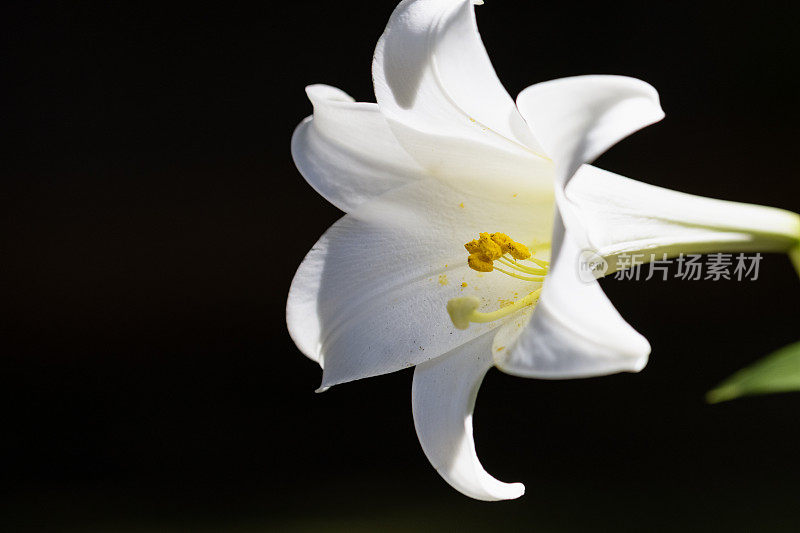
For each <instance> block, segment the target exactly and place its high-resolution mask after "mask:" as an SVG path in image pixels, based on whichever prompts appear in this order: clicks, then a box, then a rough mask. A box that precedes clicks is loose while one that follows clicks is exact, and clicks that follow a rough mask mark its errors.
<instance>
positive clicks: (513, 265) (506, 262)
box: [498, 256, 547, 276]
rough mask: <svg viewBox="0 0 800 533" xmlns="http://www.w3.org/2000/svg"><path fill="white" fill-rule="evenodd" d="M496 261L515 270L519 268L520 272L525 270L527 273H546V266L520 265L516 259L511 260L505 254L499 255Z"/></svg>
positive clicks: (539, 274) (541, 274)
mask: <svg viewBox="0 0 800 533" xmlns="http://www.w3.org/2000/svg"><path fill="white" fill-rule="evenodd" d="M498 261H500V262H501V263H503V264H504V265H508V266H510V267H511V268H513V269H515V270H519V271H520V272H525V273H527V274H535V275H537V276H544V275H545V274H547V269H546V268H531V267H529V266H525V265H520V264H519V263H517V262H516V261H512V260H511V259H509V258H508V257H506V256H503V257H501V258H500V259H498Z"/></svg>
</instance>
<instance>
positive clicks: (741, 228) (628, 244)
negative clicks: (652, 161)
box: [566, 165, 800, 273]
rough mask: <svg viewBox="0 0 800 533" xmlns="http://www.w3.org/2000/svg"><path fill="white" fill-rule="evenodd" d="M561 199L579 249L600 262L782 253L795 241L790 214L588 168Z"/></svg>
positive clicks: (797, 228) (798, 223)
mask: <svg viewBox="0 0 800 533" xmlns="http://www.w3.org/2000/svg"><path fill="white" fill-rule="evenodd" d="M566 199H567V201H568V202H569V203H570V204H571V205H572V207H573V210H575V211H577V212H579V213H580V221H581V224H582V226H583V229H584V234H585V236H586V242H585V243H584V247H585V248H587V249H591V250H594V251H596V252H597V253H598V254H599V255H602V256H606V257H610V256H616V255H617V254H620V253H628V254H631V253H636V252H641V251H648V255H647V257H646V259H648V260H649V255H650V254H654V255H655V256H657V257H658V258H661V257H662V254H663V253H667V255H668V256H674V255H676V254H678V253H703V252H725V251H740V252H746V251H779V252H785V251H786V250H788V249H789V248H791V246H792V245H793V244H794V243H795V242H797V238H798V236H800V216H798V215H797V214H796V213H792V212H789V211H784V210H783V209H776V208H773V207H763V206H758V205H751V204H742V203H738V202H727V201H724V200H715V199H712V198H703V197H700V196H693V195H691V194H685V193H681V192H677V191H671V190H669V189H664V188H661V187H656V186H653V185H648V184H646V183H642V182H639V181H635V180H631V179H628V178H625V177H623V176H620V175H618V174H614V173H612V172H608V171H605V170H601V169H599V168H596V167H593V166H589V165H584V166H582V167H581V168H580V169H579V170H578V172H577V173H576V174H575V176H574V178H573V179H572V180H571V181H570V183H569V185H568V186H567V190H566ZM614 270H615V269H614V265H613V264H612V265H611V269H610V270H609V273H610V272H613V271H614Z"/></svg>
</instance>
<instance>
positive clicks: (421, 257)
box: [287, 180, 553, 386]
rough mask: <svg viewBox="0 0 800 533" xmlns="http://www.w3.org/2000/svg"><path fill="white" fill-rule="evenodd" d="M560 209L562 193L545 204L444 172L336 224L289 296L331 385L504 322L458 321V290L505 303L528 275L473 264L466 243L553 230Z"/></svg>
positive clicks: (442, 349)
mask: <svg viewBox="0 0 800 533" xmlns="http://www.w3.org/2000/svg"><path fill="white" fill-rule="evenodd" d="M523 197H525V198H526V199H523ZM552 212H553V200H552V196H546V197H542V198H539V203H538V204H537V203H535V202H534V201H533V199H532V198H530V197H527V196H526V195H525V194H520V195H518V196H516V197H514V196H512V195H511V194H509V195H508V196H507V198H505V199H504V200H503V199H494V200H493V199H490V198H487V197H483V196H474V195H471V194H469V193H467V192H464V191H455V190H453V189H450V188H449V187H447V186H446V185H445V184H444V183H442V182H441V181H438V180H420V181H416V182H413V183H410V184H408V185H406V186H404V187H401V188H398V189H394V190H392V191H390V192H389V193H386V194H385V195H383V196H382V197H380V198H378V199H374V200H372V201H370V202H366V203H364V204H362V205H361V206H360V207H359V208H358V209H357V210H355V211H353V212H351V213H350V214H348V215H347V216H345V217H344V218H343V219H341V220H340V221H339V222H337V223H336V224H335V225H334V226H333V227H332V228H331V229H330V230H328V232H327V233H326V234H325V235H324V236H323V237H322V238H321V239H320V241H319V242H318V243H317V244H316V245H315V246H314V248H313V249H312V250H311V252H309V254H308V256H307V257H306V259H305V260H304V262H303V264H302V265H301V266H300V268H299V269H298V272H297V274H296V276H295V279H294V281H293V283H292V288H291V290H290V293H289V302H288V305H287V321H288V324H289V330H290V333H291V334H292V338H293V339H294V340H295V342H296V343H297V345H298V347H299V348H300V349H301V350H302V351H303V352H304V353H305V354H306V355H308V356H309V357H311V358H312V359H315V360H317V361H319V362H320V364H321V365H322V366H323V368H324V374H323V386H331V385H335V384H337V383H342V382H345V381H350V380H353V379H360V378H363V377H368V376H373V375H377V374H383V373H387V372H393V371H396V370H399V369H401V368H407V367H410V366H413V365H415V364H418V363H420V362H423V361H427V360H428V359H432V358H434V357H438V356H439V355H442V354H443V353H446V352H448V351H450V350H452V349H453V348H455V347H456V346H459V345H460V344H463V343H465V342H467V341H469V340H471V339H473V338H475V337H476V336H478V335H480V334H481V333H483V332H485V331H488V330H489V329H491V328H494V327H496V326H497V325H498V324H484V325H476V326H475V327H470V328H469V329H468V330H466V331H462V330H457V329H455V328H454V327H453V325H452V323H451V321H450V317H449V316H448V314H447V310H446V306H447V301H448V300H450V299H451V298H455V297H459V296H475V297H478V298H479V299H480V300H481V302H482V304H483V305H484V308H486V309H495V308H496V307H497V306H498V302H497V297H498V295H503V296H504V297H510V295H513V294H514V293H515V292H517V293H520V294H525V292H526V291H525V289H526V287H527V282H524V281H519V280H516V279H513V278H510V277H508V276H502V275H482V274H480V273H477V272H474V271H472V270H470V269H469V268H468V267H467V266H466V256H467V254H466V251H465V250H464V248H463V244H464V243H465V242H468V241H469V240H471V239H473V238H475V237H476V236H477V234H478V232H480V231H504V232H506V233H508V234H509V235H512V236H514V238H516V239H518V240H522V241H524V242H536V241H541V240H542V239H544V240H546V239H548V238H549V235H550V230H551V224H552ZM516 235H519V237H516ZM462 283H466V284H467V286H466V287H462Z"/></svg>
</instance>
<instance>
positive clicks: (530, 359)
mask: <svg viewBox="0 0 800 533" xmlns="http://www.w3.org/2000/svg"><path fill="white" fill-rule="evenodd" d="M473 3H481V2H473V1H471V0H405V1H403V2H401V3H400V5H399V6H398V7H397V9H396V10H395V12H394V14H393V15H392V17H391V19H390V21H389V23H388V26H387V28H386V31H385V32H384V34H383V36H382V37H381V38H380V41H379V42H378V45H377V49H376V51H375V57H374V62H373V73H372V74H373V80H374V86H375V95H376V99H377V104H374V103H360V102H354V101H353V99H352V98H350V97H349V96H348V95H347V94H345V93H344V92H342V91H340V90H339V89H335V88H333V87H328V86H324V85H313V86H310V87H308V88H307V92H308V96H309V98H310V99H311V102H312V104H313V106H314V114H313V116H312V117H309V118H307V119H306V120H305V121H303V122H302V123H301V124H300V126H298V128H297V130H296V131H295V134H294V137H293V139H292V154H293V157H294V160H295V163H296V164H297V167H298V168H299V170H300V172H301V173H302V174H303V176H304V177H305V179H306V180H307V181H308V182H309V183H310V184H311V186H312V187H314V188H315V189H316V190H317V191H318V192H319V193H320V194H322V195H323V196H324V197H325V198H326V199H327V200H328V201H330V202H331V203H333V204H334V205H336V206H337V207H339V208H340V209H342V210H343V211H345V212H346V215H345V216H344V217H343V218H342V219H341V220H339V221H338V222H336V223H335V224H334V225H333V227H331V228H330V229H329V230H328V231H327V232H326V233H325V234H324V235H323V236H322V238H321V239H320V240H319V241H318V242H317V243H316V244H315V245H314V247H313V248H312V250H311V251H310V252H309V253H308V255H307V256H306V258H305V260H304V261H303V263H302V264H301V265H300V267H299V269H298V271H297V274H296V276H295V278H294V281H293V283H292V287H291V290H290V293H289V300H288V305H287V322H288V326H289V331H290V333H291V336H292V338H293V339H294V341H295V342H296V344H297V346H298V347H299V348H300V350H301V351H302V352H303V353H304V354H305V355H307V356H308V357H310V358H311V359H313V360H315V361H317V362H318V363H319V364H320V366H321V367H322V368H323V378H322V386H321V390H324V389H326V388H328V387H330V386H332V385H336V384H340V383H345V382H348V381H352V380H356V379H361V378H366V377H371V376H376V375H379V374H385V373H388V372H394V371H396V370H400V369H403V368H409V367H412V366H416V369H415V372H414V381H413V387H412V404H413V413H414V422H415V426H416V429H417V434H418V436H419V440H420V443H421V444H422V448H423V450H424V452H425V454H426V456H427V457H428V459H429V460H430V462H431V463H432V464H433V466H434V467H435V468H436V470H437V471H438V472H439V473H440V474H441V475H442V477H443V478H444V479H445V480H446V481H447V482H448V483H450V484H451V485H452V486H453V487H455V488H456V489H458V490H459V491H461V492H462V493H464V494H466V495H468V496H471V497H473V498H477V499H481V500H501V499H509V498H516V497H519V496H520V495H522V494H523V492H524V487H523V485H522V484H520V483H512V484H507V483H503V482H500V481H498V480H496V479H495V478H493V477H492V476H490V475H489V474H488V473H486V472H485V471H484V469H483V468H482V466H481V464H480V462H479V460H478V458H477V455H476V452H475V446H474V443H473V439H472V410H473V406H474V403H475V398H476V395H477V392H478V388H479V386H480V383H481V381H482V379H483V376H484V374H485V373H486V371H487V370H488V369H489V368H490V367H492V366H497V367H498V368H500V369H501V370H502V371H504V372H508V373H510V374H515V375H519V376H525V377H537V378H549V379H555V378H573V377H585V376H596V375H603V374H610V373H614V372H620V371H630V372H637V371H639V370H641V369H642V368H643V367H644V366H645V364H646V362H647V358H648V354H649V352H650V345H649V344H648V342H647V340H646V339H645V338H644V337H642V335H640V334H639V333H637V332H636V331H635V330H634V329H633V328H632V327H631V326H630V325H629V324H628V323H627V322H625V320H623V318H622V317H621V316H620V315H619V313H618V312H617V311H616V310H615V309H614V307H613V305H612V304H611V302H610V301H609V300H608V298H607V297H606V296H605V295H604V293H603V291H602V290H601V288H600V286H599V284H598V283H597V281H596V280H594V279H590V280H588V281H587V280H581V279H580V277H579V276H578V263H579V257H578V256H579V254H580V253H581V251H582V250H586V249H590V250H594V251H596V252H597V253H599V254H600V255H602V256H606V257H609V259H610V260H611V261H610V262H611V265H612V268H611V270H610V271H613V269H614V264H615V263H614V257H615V256H616V255H618V254H620V253H634V252H640V251H645V250H646V251H647V252H648V253H650V252H651V251H652V252H655V253H662V252H665V253H668V254H670V255H674V254H676V253H678V252H684V253H689V252H709V251H732V250H741V251H751V250H752V251H754V250H760V251H788V250H789V249H790V248H792V247H793V246H797V245H798V242H800V217H798V216H797V215H796V214H794V213H790V212H787V211H782V210H779V209H772V208H767V207H758V206H753V205H745V204H738V203H733V202H725V201H719V200H712V199H706V198H699V197H695V196H690V195H687V194H682V193H678V192H673V191H668V190H665V189H662V188H659V187H654V186H651V185H646V184H643V183H640V182H636V181H633V180H630V179H627V178H624V177H622V176H618V175H616V174H613V173H610V172H606V171H604V170H600V169H598V168H595V167H592V166H589V165H587V163H588V162H590V161H592V160H593V159H595V158H596V157H597V156H599V155H600V154H601V153H602V152H604V151H605V150H606V149H608V148H609V147H610V146H612V145H613V144H615V143H616V142H617V141H619V140H620V139H622V138H624V137H625V136H627V135H629V134H630V133H632V132H634V131H636V130H638V129H640V128H642V127H644V126H647V125H649V124H652V123H653V122H656V121H658V120H660V119H661V118H662V117H663V116H664V115H663V112H662V110H661V107H660V105H659V99H658V94H657V93H656V91H655V89H653V87H651V86H650V85H648V84H647V83H644V82H642V81H640V80H636V79H632V78H627V77H620V76H580V77H573V78H564V79H559V80H554V81H549V82H545V83H539V84H536V85H533V86H531V87H529V88H527V89H526V90H524V91H523V92H522V93H521V94H520V95H519V97H518V98H517V101H516V103H515V102H514V100H512V99H511V97H510V96H509V95H508V94H507V93H506V91H505V89H504V88H503V86H502V85H501V83H500V82H499V80H498V79H497V77H496V75H495V72H494V70H493V68H492V65H491V63H490V61H489V58H488V56H487V54H486V51H485V49H484V47H483V44H482V42H481V40H480V36H479V34H478V31H477V26H476V22H475V15H474V11H473ZM482 232H487V233H488V234H487V235H484V236H483V239H482V240H481V241H476V242H471V241H472V240H473V239H475V238H476V237H478V235H479V234H480V233H482ZM492 232H496V233H494V234H493V235H492ZM506 236H508V237H510V238H511V239H513V241H506V240H505V239H506ZM465 243H469V244H468V246H471V247H472V248H471V250H470V251H471V252H472V253H473V254H474V257H472V258H471V259H470V264H468V262H467V255H468V254H467V252H465V250H464V245H465ZM525 247H527V248H528V249H529V250H530V256H529V257H528V255H526V251H525ZM498 250H499V253H496V252H497V251H498ZM501 254H502V257H499V258H498V256H499V255H501ZM526 257H528V258H527V259H525V258H526ZM471 267H475V268H471ZM481 270H483V271H481ZM487 270H491V271H487ZM456 325H458V326H459V327H456Z"/></svg>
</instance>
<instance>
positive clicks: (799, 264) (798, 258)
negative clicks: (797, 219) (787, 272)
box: [789, 244, 800, 276]
mask: <svg viewBox="0 0 800 533" xmlns="http://www.w3.org/2000/svg"><path fill="white" fill-rule="evenodd" d="M789 259H791V260H792V264H793V265H794V269H795V271H796V272H797V275H798V276H800V244H798V245H797V246H795V247H794V248H792V249H791V250H789Z"/></svg>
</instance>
